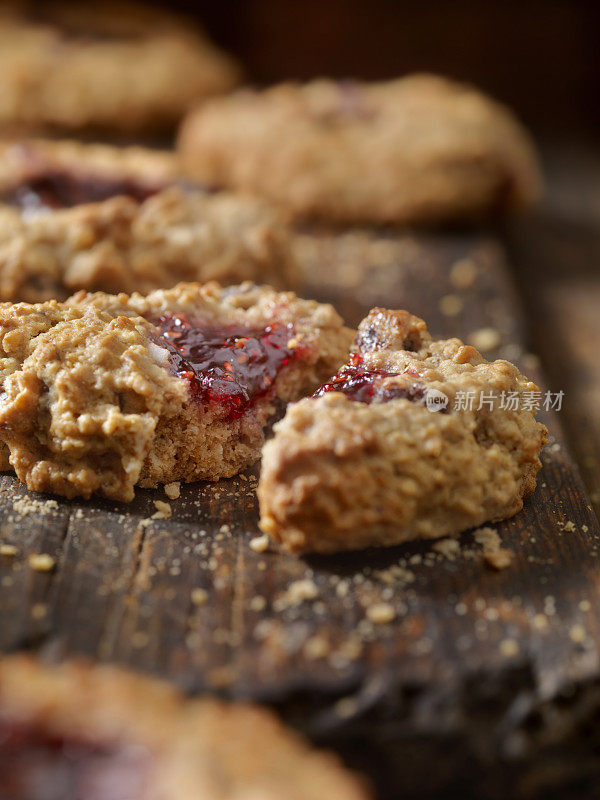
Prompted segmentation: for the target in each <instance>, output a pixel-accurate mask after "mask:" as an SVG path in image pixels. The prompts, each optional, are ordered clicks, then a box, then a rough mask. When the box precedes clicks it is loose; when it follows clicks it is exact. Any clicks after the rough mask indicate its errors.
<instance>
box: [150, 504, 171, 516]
mask: <svg viewBox="0 0 600 800" xmlns="http://www.w3.org/2000/svg"><path fill="white" fill-rule="evenodd" d="M154 505H155V507H156V513H154V514H152V519H169V517H170V516H171V514H172V511H171V505H170V503H165V502H164V500H155V501H154Z"/></svg>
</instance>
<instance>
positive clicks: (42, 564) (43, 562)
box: [28, 553, 55, 572]
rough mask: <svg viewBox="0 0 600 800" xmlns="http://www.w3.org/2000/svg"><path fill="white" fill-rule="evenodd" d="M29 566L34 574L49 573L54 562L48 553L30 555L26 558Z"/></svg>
mask: <svg viewBox="0 0 600 800" xmlns="http://www.w3.org/2000/svg"><path fill="white" fill-rule="evenodd" d="M28 562H29V566H30V567H31V569H34V570H35V571H36V572H50V570H53V569H54V564H55V561H54V559H53V558H52V556H51V555H49V554H48V553H32V554H31V555H30V556H29V558H28Z"/></svg>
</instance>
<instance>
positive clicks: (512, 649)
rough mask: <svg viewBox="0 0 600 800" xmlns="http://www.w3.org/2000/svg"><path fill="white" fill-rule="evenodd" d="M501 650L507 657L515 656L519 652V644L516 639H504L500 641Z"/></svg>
mask: <svg viewBox="0 0 600 800" xmlns="http://www.w3.org/2000/svg"><path fill="white" fill-rule="evenodd" d="M500 652H501V653H502V655H503V656H505V657H506V658H514V657H515V656H516V655H518V654H519V644H518V642H516V641H515V640H514V639H502V641H501V642H500Z"/></svg>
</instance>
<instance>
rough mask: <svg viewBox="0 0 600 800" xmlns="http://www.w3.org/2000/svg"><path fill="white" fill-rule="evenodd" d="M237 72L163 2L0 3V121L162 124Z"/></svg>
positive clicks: (37, 125)
mask: <svg viewBox="0 0 600 800" xmlns="http://www.w3.org/2000/svg"><path fill="white" fill-rule="evenodd" d="M238 79H239V70H238V67H237V66H236V65H235V64H234V62H233V61H232V60H231V59H230V58H229V57H228V56H226V55H225V54H223V53H222V52H220V51H219V50H218V49H217V48H216V47H215V46H213V45H212V44H211V43H210V42H209V41H208V40H207V38H206V36H205V35H204V33H203V31H202V30H201V29H200V28H199V27H198V26H197V25H196V24H195V23H194V22H193V21H191V20H189V19H186V18H182V17H179V16H177V15H176V14H173V13H171V12H169V11H168V10H166V9H165V8H161V9H158V8H152V7H150V6H148V5H146V4H141V3H136V2H134V0H125V1H123V0H119V2H115V1H114V0H112V1H110V0H109V2H103V3H78V2H75V1H74V0H72V2H61V1H60V0H58V1H57V2H56V1H55V2H52V1H50V2H44V3H33V2H13V3H5V4H3V6H2V8H1V9H0V125H2V126H3V127H4V128H13V129H21V128H23V127H25V128H29V129H44V128H57V129H65V130H81V129H86V128H101V129H105V130H112V131H122V132H141V131H148V130H158V129H166V128H169V127H171V126H172V125H174V124H175V123H176V122H177V120H178V119H179V118H180V117H181V115H182V114H183V113H184V112H185V110H186V109H187V108H188V107H189V106H190V104H191V103H194V102H198V101H201V100H203V99H205V98H206V97H209V96H211V95H214V94H218V93H220V92H225V91H228V90H230V89H231V88H232V87H233V86H234V85H235V84H236V83H237V81H238Z"/></svg>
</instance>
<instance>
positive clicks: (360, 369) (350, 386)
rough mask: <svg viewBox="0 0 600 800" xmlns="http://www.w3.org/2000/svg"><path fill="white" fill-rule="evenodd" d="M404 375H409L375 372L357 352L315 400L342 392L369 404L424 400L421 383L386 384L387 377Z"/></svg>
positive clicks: (319, 392)
mask: <svg viewBox="0 0 600 800" xmlns="http://www.w3.org/2000/svg"><path fill="white" fill-rule="evenodd" d="M400 374H405V373H399V372H390V371H388V370H384V369H372V368H371V367H369V366H367V365H366V364H365V362H364V359H363V358H362V356H360V355H358V353H353V354H352V355H351V356H350V359H349V361H348V363H347V364H344V366H343V367H341V368H340V370H339V371H338V372H337V373H336V374H335V375H334V376H333V378H332V379H331V380H330V381H329V382H328V383H326V384H324V385H323V386H321V387H320V388H319V389H317V391H316V392H315V393H314V394H313V397H321V396H322V395H324V394H327V393H328V392H342V394H344V395H346V397H347V398H348V399H349V400H355V401H356V402H358V403H367V404H369V403H385V402H387V401H388V400H394V399H396V398H401V397H403V398H405V399H407V400H412V401H417V400H422V399H423V398H424V396H425V386H424V385H423V384H422V383H419V382H418V381H416V382H414V383H412V384H410V385H407V386H398V385H394V384H392V385H389V384H388V385H386V384H384V380H385V379H386V378H393V377H395V376H397V375H400Z"/></svg>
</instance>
